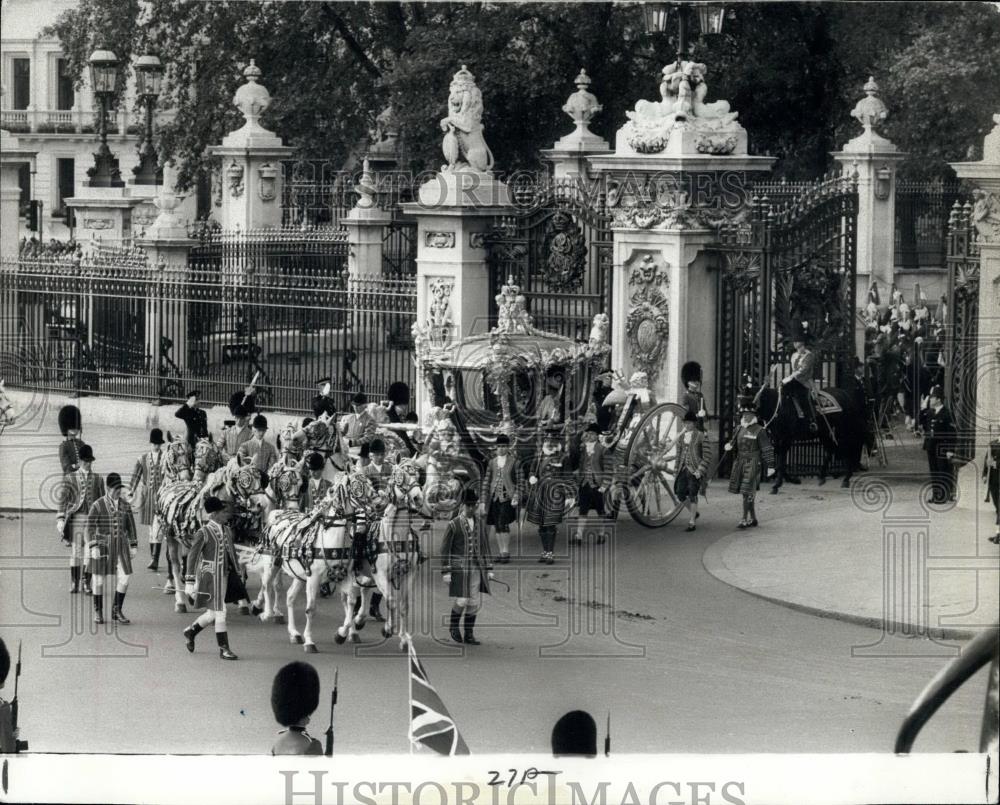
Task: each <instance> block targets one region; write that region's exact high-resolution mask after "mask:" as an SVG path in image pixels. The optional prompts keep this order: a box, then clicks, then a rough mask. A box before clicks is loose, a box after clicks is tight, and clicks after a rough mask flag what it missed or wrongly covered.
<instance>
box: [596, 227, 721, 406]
mask: <svg viewBox="0 0 1000 805" xmlns="http://www.w3.org/2000/svg"><path fill="white" fill-rule="evenodd" d="M714 242H715V232H714V231H713V230H711V229H704V228H698V229H665V230H648V229H633V228H615V229H614V279H613V284H612V298H613V299H615V300H616V304H615V314H614V315H613V316H612V318H611V345H612V352H611V366H612V368H613V369H616V370H618V371H621V372H622V373H623V374H624V375H625V377H626V378H628V377H630V376H631V375H632V373H633V372H640V371H641V372H646V374H647V375H648V376H649V381H650V388H652V389H653V392H654V394H655V396H656V399H657V400H659V401H661V402H676V401H677V400H680V399H681V398H682V396H683V393H684V389H683V388H682V387H681V366H683V365H684V363H685V362H686V361H688V360H697V361H698V362H699V363H700V364H701V365H702V370H703V373H704V379H705V382H704V385H703V387H702V390H703V393H704V394H705V399H707V400H712V399H714V397H715V371H714V364H715V340H716V329H717V328H716V306H717V301H716V296H717V290H716V285H717V283H716V281H715V276H714V275H712V274H709V272H708V271H707V270H706V265H707V263H706V261H707V258H706V257H704V256H703V257H702V258H701V259H700V260H699V259H698V255H699V253H700V252H701V251H702V250H703V249H704V248H705V247H706V246H708V245H710V244H712V243H714Z"/></svg>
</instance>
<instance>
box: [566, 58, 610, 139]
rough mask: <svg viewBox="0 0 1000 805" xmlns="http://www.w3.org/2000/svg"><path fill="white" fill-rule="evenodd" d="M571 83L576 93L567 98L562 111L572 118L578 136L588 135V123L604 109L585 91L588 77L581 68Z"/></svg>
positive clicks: (591, 94) (588, 82)
mask: <svg viewBox="0 0 1000 805" xmlns="http://www.w3.org/2000/svg"><path fill="white" fill-rule="evenodd" d="M573 83H574V84H576V92H574V93H573V94H572V95H570V96H569V98H568V99H567V100H566V103H564V104H563V108H562V110H563V111H564V112H565V113H566V114H567V115H569V116H570V117H571V118H572V120H573V122H574V123H575V124H576V130H577V132H578V133H579V134H580V135H584V134H590V133H591V132H590V129H589V126H590V121H591V120H592V119H593V117H594V115H596V114H597V113H598V112H600V111H601V110H602V109H603V108H604V107H603V106H601V104H599V103H598V102H597V98H596V97H595V96H594V95H593V93H591V92H588V91H587V87H589V86H590V76H589V75H587V71H586V70H584V69H582V68H581V69H580V74H579V75H578V76H577V77H576V78H575V79H574V81H573Z"/></svg>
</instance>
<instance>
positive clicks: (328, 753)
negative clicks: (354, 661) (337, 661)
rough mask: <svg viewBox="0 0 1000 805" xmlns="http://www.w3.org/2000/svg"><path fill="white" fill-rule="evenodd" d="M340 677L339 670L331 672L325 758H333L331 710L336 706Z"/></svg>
mask: <svg viewBox="0 0 1000 805" xmlns="http://www.w3.org/2000/svg"><path fill="white" fill-rule="evenodd" d="M339 677H340V669H339V668H335V669H334V670H333V690H332V691H331V692H330V726H329V727H327V728H326V751H325V752H324V753H323V754H325V755H326V756H327V757H333V708H334V707H336V706H337V680H338V679H339Z"/></svg>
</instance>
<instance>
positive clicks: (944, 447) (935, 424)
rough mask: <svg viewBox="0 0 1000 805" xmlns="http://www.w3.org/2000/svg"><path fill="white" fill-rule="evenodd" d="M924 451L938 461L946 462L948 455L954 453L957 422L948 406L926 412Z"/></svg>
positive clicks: (929, 409)
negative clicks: (946, 455)
mask: <svg viewBox="0 0 1000 805" xmlns="http://www.w3.org/2000/svg"><path fill="white" fill-rule="evenodd" d="M924 450H926V451H927V453H928V455H930V456H933V457H934V458H935V459H936V460H938V461H941V460H944V459H945V454H946V453H951V452H954V450H955V422H954V420H953V419H952V418H951V413H950V412H949V411H948V407H947V406H941V408H940V409H939V410H938V411H935V410H934V409H933V408H928V409H927V410H926V411H925V412H924Z"/></svg>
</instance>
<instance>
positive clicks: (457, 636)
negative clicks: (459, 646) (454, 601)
mask: <svg viewBox="0 0 1000 805" xmlns="http://www.w3.org/2000/svg"><path fill="white" fill-rule="evenodd" d="M461 620H462V610H460V609H452V611H451V639H452V640H454V641H455V642H456V643H464V642H465V641H464V640H463V639H462V632H461V631H460V630H459V628H458V627H459V623H460V622H461Z"/></svg>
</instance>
